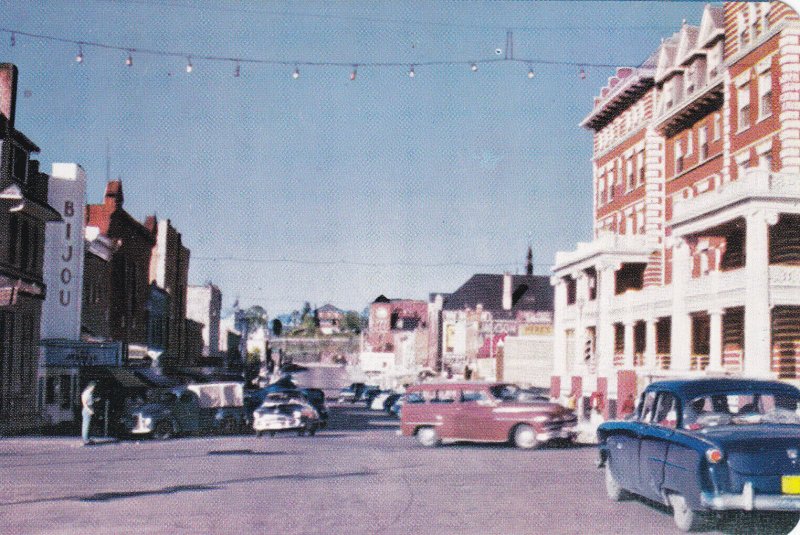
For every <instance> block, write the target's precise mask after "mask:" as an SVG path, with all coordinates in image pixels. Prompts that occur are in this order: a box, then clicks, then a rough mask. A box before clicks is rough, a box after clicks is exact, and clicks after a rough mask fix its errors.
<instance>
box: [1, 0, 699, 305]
mask: <svg viewBox="0 0 800 535" xmlns="http://www.w3.org/2000/svg"><path fill="white" fill-rule="evenodd" d="M702 9H703V4H702V3H679V2H668V3H661V2H587V3H577V2H564V3H561V2H527V3H526V2H433V1H428V2H408V1H384V2H269V3H266V2H235V3H234V2H221V1H211V0H209V1H207V2H197V1H189V0H185V1H178V0H175V1H169V0H167V1H165V2H155V1H150V0H131V1H127V2H126V1H109V0H86V1H77V0H76V1H56V0H53V1H50V2H47V3H33V2H27V1H22V0H20V1H18V2H13V1H2V0H0V27H2V28H7V29H13V30H17V31H21V32H31V33H40V34H46V35H52V36H56V37H61V38H65V39H69V40H75V41H96V42H101V43H107V44H111V45H115V46H122V47H125V48H139V49H144V48H148V49H156V50H165V51H174V52H186V53H191V54H194V55H196V56H197V55H213V56H226V57H237V58H254V59H264V60H278V61H289V62H294V61H301V62H342V63H346V64H351V63H359V62H402V63H406V62H407V63H408V64H412V63H417V64H420V63H423V62H425V61H438V60H454V61H458V62H469V61H472V60H481V59H495V58H498V57H502V56H503V55H504V54H505V50H503V52H502V54H501V55H500V56H497V55H496V54H495V50H496V49H497V48H500V49H505V40H506V29H507V28H514V29H513V35H514V56H515V57H517V58H538V59H543V60H552V61H557V62H573V63H585V64H609V65H634V66H635V65H638V64H639V63H641V62H642V61H643V60H644V59H645V58H646V57H647V56H648V55H649V54H650V53H651V52H652V51H654V50H655V48H656V47H657V46H658V44H659V43H660V40H661V38H662V37H667V36H668V35H670V34H671V33H672V32H674V31H677V30H678V29H679V28H680V24H681V21H682V20H683V19H686V20H687V21H688V22H689V23H693V24H697V23H698V22H699V19H700V17H701V15H702ZM0 53H2V60H3V61H9V62H12V63H15V64H16V65H17V66H18V67H19V69H20V83H19V88H20V95H19V99H18V106H17V127H18V128H19V129H20V130H21V131H22V132H24V133H25V134H26V135H28V136H29V137H30V138H31V139H33V140H34V141H35V142H36V143H37V144H38V145H39V146H40V147H41V148H42V152H41V154H39V155H38V157H39V159H40V160H41V162H42V168H43V169H44V170H46V171H49V169H50V164H51V163H52V162H59V161H67V162H76V163H79V164H80V165H82V166H83V167H84V168H85V169H86V171H87V174H88V181H89V183H88V197H89V202H100V200H101V198H102V194H103V191H104V187H105V182H106V147H107V145H108V152H109V154H110V174H111V178H117V177H119V178H122V180H123V187H124V191H125V206H126V209H127V210H128V211H129V212H130V213H131V214H132V215H133V216H134V217H136V218H137V219H139V220H143V219H144V218H145V216H147V215H148V214H152V213H155V214H157V215H158V217H159V218H169V219H171V220H172V222H173V224H174V225H175V226H176V227H177V228H178V230H179V231H181V232H182V234H183V237H184V242H185V243H186V244H187V245H188V247H189V248H190V249H191V251H192V261H191V268H190V275H189V276H190V283H191V284H202V283H203V282H205V281H207V280H212V281H213V282H215V283H216V284H217V285H218V286H219V287H220V288H221V289H222V292H223V304H224V306H229V305H230V304H231V303H232V302H233V300H234V299H235V298H236V297H239V299H240V302H241V303H242V304H243V305H250V304H260V305H262V306H264V307H265V308H266V309H267V311H268V312H269V313H270V314H271V315H277V314H280V313H284V312H289V311H291V310H292V309H299V308H300V307H301V306H302V303H303V301H310V302H311V303H312V305H318V306H322V305H324V304H325V303H327V302H330V303H333V304H335V305H337V306H339V307H340V308H351V309H358V310H360V309H362V308H363V307H364V306H365V305H366V304H367V303H368V302H370V301H371V300H372V299H374V298H375V297H376V296H378V295H379V294H385V295H387V296H390V297H407V298H426V297H427V295H428V293H429V292H436V291H443V292H449V291H454V290H455V289H456V288H458V286H460V285H461V284H462V283H463V282H464V281H465V280H466V279H467V278H469V276H470V275H472V274H473V273H477V272H488V273H501V272H503V271H506V270H507V271H511V272H512V273H516V272H522V271H523V270H524V261H525V253H526V248H527V243H528V240H529V236H530V240H531V242H532V244H533V249H534V257H535V258H534V260H535V262H536V264H537V265H536V268H535V271H536V273H537V274H546V273H549V268H550V266H551V265H552V262H553V258H554V254H555V252H556V251H558V250H569V249H572V248H574V245H575V243H576V242H577V241H580V240H587V239H589V237H590V231H591V162H590V160H591V136H590V133H589V132H587V131H584V130H582V129H581V128H580V127H579V126H578V123H579V122H580V120H581V119H582V118H583V117H584V116H585V115H586V114H587V113H588V112H589V111H590V109H591V105H592V98H593V96H594V95H595V94H597V93H598V91H599V89H600V88H601V87H602V85H603V84H604V83H605V81H606V79H607V77H608V76H609V75H611V74H613V70H612V69H610V68H604V67H587V68H586V69H585V70H586V71H587V75H588V76H587V78H586V79H585V80H581V79H579V77H578V68H577V67H575V66H563V65H543V64H533V65H532V66H531V67H532V68H533V70H534V72H535V76H534V78H533V79H528V78H527V76H526V73H527V71H528V66H527V65H525V64H520V63H509V62H499V63H493V64H481V65H480V67H479V69H478V71H477V72H475V73H473V72H471V71H470V69H469V66H468V65H464V64H460V65H452V66H418V67H417V68H416V74H417V75H416V76H415V77H414V78H413V79H411V78H409V77H408V75H407V70H408V69H407V67H405V66H403V67H372V68H370V67H366V66H364V67H360V68H359V69H358V76H357V78H356V80H355V81H350V80H349V72H350V70H351V68H350V67H348V66H341V67H332V66H319V67H314V66H301V67H300V70H301V75H300V77H299V78H298V79H297V80H294V79H292V77H291V76H290V74H291V72H292V70H293V66H292V65H283V66H276V65H252V64H248V63H243V64H242V65H241V76H239V77H234V76H233V71H234V67H235V65H234V64H233V63H230V62H214V61H204V60H202V59H197V58H194V59H193V60H192V63H193V66H194V70H193V72H192V73H191V74H187V73H186V71H185V65H186V59H185V58H182V57H177V58H171V57H160V56H151V55H145V54H139V53H134V54H133V59H134V65H133V67H131V68H128V67H125V65H124V59H125V56H126V53H124V52H121V51H115V50H103V49H98V48H95V47H91V46H86V47H84V49H83V53H84V57H85V61H84V62H83V63H82V64H78V63H76V62H75V60H74V57H75V55H76V53H77V46H75V45H72V44H68V43H56V42H48V41H43V40H39V39H35V38H31V37H26V36H22V35H17V36H16V45H15V46H13V47H11V46H10V36H9V34H8V33H0ZM26 91H28V92H29V93H25V92H26ZM26 94H27V95H28V96H25V95H26Z"/></svg>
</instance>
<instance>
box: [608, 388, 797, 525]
mask: <svg viewBox="0 0 800 535" xmlns="http://www.w3.org/2000/svg"><path fill="white" fill-rule="evenodd" d="M799 403H800V390H798V389H797V388H795V387H793V386H791V385H788V384H785V383H780V382H776V381H757V380H746V379H701V380H686V381H659V382H655V383H652V384H650V385H649V386H648V387H647V388H646V389H645V391H644V392H643V393H642V395H641V398H640V401H639V405H638V408H637V410H636V411H635V412H634V415H633V417H632V419H630V420H627V421H611V422H606V423H603V424H601V425H600V427H599V428H598V431H597V435H598V440H599V454H600V462H599V465H600V466H601V467H605V480H606V491H607V494H608V496H609V498H611V499H612V500H617V501H618V500H622V499H623V498H625V497H626V496H627V495H628V493H633V494H637V495H640V496H644V497H646V498H649V499H651V500H655V501H657V502H660V503H663V504H665V505H667V506H669V507H671V508H672V511H673V516H674V519H675V524H676V525H677V526H678V527H679V528H680V529H682V530H684V531H691V530H693V529H696V528H698V527H700V526H702V525H703V524H705V523H706V521H708V520H710V519H711V515H709V513H710V512H712V511H726V510H739V511H753V510H763V511H800V416H798V406H799Z"/></svg>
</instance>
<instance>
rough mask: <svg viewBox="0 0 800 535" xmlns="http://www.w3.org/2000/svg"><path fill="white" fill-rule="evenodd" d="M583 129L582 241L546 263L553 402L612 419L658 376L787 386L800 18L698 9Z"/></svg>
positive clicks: (793, 360) (799, 200)
mask: <svg viewBox="0 0 800 535" xmlns="http://www.w3.org/2000/svg"><path fill="white" fill-rule="evenodd" d="M581 126H583V127H585V128H589V129H591V130H592V131H593V133H594V150H593V158H592V170H593V181H594V195H593V206H594V228H593V240H592V241H591V242H588V243H579V244H578V245H577V247H576V249H575V250H573V251H569V252H559V253H557V254H556V260H555V265H554V267H553V272H554V275H553V277H552V279H551V283H552V284H553V285H554V286H555V314H554V361H553V376H552V378H551V389H552V395H553V396H556V397H562V398H563V397H567V396H570V395H575V396H576V397H577V398H578V400H582V401H583V406H584V410H586V411H587V412H588V403H589V400H590V399H592V400H597V399H599V400H601V403H600V406H601V408H602V411H603V413H604V415H605V416H606V417H615V416H617V410H616V409H617V406H618V405H621V404H622V402H623V400H627V399H629V397H630V396H634V397H635V396H636V395H637V393H638V392H639V391H640V390H641V388H642V387H643V386H644V384H646V383H648V382H650V381H651V380H653V379H656V378H665V377H673V376H682V377H685V376H693V375H694V376H713V375H746V376H751V377H770V378H779V379H784V380H788V381H792V382H797V381H798V379H800V19H799V18H798V15H797V14H796V13H795V12H794V11H793V10H792V9H791V8H789V7H788V6H786V5H785V4H783V3H781V2H760V3H746V2H729V3H725V4H724V5H723V6H712V5H706V6H705V9H704V11H703V15H702V19H701V23H700V25H699V27H696V26H690V25H686V24H684V25H683V27H682V28H680V30H679V31H677V32H676V33H675V34H674V35H672V36H669V37H667V38H665V39H664V40H663V42H662V44H661V46H660V47H659V48H658V49H657V50H656V51H654V53H653V54H652V55H651V56H650V57H649V58H647V59H646V60H645V61H644V63H642V65H641V66H640V67H637V68H619V69H617V72H616V75H615V76H612V77H611V78H609V80H608V84H607V85H606V86H605V87H603V88H602V89H601V90H600V94H599V96H597V97H596V98H595V99H594V106H593V108H592V111H591V112H590V113H589V115H588V116H587V117H586V118H585V119H584V120H583V122H582V123H581ZM593 395H594V396H593ZM580 402H581V401H579V403H580Z"/></svg>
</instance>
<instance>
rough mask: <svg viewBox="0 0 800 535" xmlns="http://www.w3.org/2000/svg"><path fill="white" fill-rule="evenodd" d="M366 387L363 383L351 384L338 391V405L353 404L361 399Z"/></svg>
mask: <svg viewBox="0 0 800 535" xmlns="http://www.w3.org/2000/svg"><path fill="white" fill-rule="evenodd" d="M366 386H367V385H365V384H364V383H351V384H350V386H348V387H346V388H342V389H341V390H340V391H339V403H347V402H349V403H355V402H356V401H358V400H359V399H361V394H362V393H363V392H364V389H365V388H366Z"/></svg>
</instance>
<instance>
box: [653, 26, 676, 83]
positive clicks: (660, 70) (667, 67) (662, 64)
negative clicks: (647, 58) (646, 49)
mask: <svg viewBox="0 0 800 535" xmlns="http://www.w3.org/2000/svg"><path fill="white" fill-rule="evenodd" d="M679 35H680V34H678V33H676V34H674V35H672V37H670V38H669V39H665V40H664V42H663V43H661V47H660V48H659V49H658V67H657V68H656V83H658V82H661V81H663V80H664V79H665V78H667V77H668V76H669V75H670V74H672V73H673V72H674V70H675V61H676V56H677V52H678V37H679Z"/></svg>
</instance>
